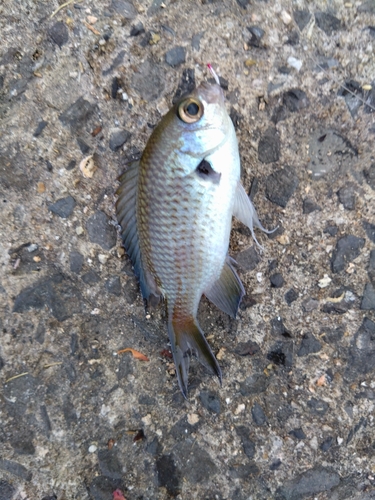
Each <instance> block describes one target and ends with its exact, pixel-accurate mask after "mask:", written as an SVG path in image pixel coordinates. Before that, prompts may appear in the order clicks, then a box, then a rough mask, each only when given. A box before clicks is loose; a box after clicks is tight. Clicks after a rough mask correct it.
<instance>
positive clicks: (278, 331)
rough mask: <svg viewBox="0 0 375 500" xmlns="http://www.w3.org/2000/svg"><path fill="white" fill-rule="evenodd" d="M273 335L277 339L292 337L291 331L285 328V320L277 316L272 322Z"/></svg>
mask: <svg viewBox="0 0 375 500" xmlns="http://www.w3.org/2000/svg"><path fill="white" fill-rule="evenodd" d="M271 334H272V335H274V336H275V337H278V336H280V335H282V336H283V337H291V335H290V332H289V330H287V329H286V328H285V326H284V323H283V319H282V318H281V317H280V316H276V318H273V319H272V320H271Z"/></svg>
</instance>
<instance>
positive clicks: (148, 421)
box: [141, 413, 152, 425]
mask: <svg viewBox="0 0 375 500" xmlns="http://www.w3.org/2000/svg"><path fill="white" fill-rule="evenodd" d="M141 420H142V422H143V423H144V424H145V425H151V423H152V417H151V413H148V414H147V415H146V416H145V417H142V418H141Z"/></svg>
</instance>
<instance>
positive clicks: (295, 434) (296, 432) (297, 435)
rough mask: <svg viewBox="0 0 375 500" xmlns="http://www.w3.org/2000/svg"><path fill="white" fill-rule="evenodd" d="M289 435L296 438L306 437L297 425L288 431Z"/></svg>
mask: <svg viewBox="0 0 375 500" xmlns="http://www.w3.org/2000/svg"><path fill="white" fill-rule="evenodd" d="M289 436H293V437H295V438H296V439H301V440H302V439H306V434H305V433H304V432H303V430H302V428H301V427H298V429H292V430H291V431H289Z"/></svg>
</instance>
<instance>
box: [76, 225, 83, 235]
mask: <svg viewBox="0 0 375 500" xmlns="http://www.w3.org/2000/svg"><path fill="white" fill-rule="evenodd" d="M76 234H78V236H80V235H81V234H83V227H82V226H78V227H76Z"/></svg>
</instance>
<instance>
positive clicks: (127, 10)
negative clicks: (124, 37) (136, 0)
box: [111, 0, 137, 20]
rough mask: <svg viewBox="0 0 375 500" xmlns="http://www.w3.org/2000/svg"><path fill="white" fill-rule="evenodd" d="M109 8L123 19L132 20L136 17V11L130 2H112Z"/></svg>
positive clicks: (114, 0)
mask: <svg viewBox="0 0 375 500" xmlns="http://www.w3.org/2000/svg"><path fill="white" fill-rule="evenodd" d="M111 8H112V9H113V10H114V11H115V12H117V14H120V16H122V17H124V18H125V19H128V20H132V19H134V18H135V17H136V16H137V11H136V9H135V7H134V5H133V4H132V2H127V1H125V0H112V3H111Z"/></svg>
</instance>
